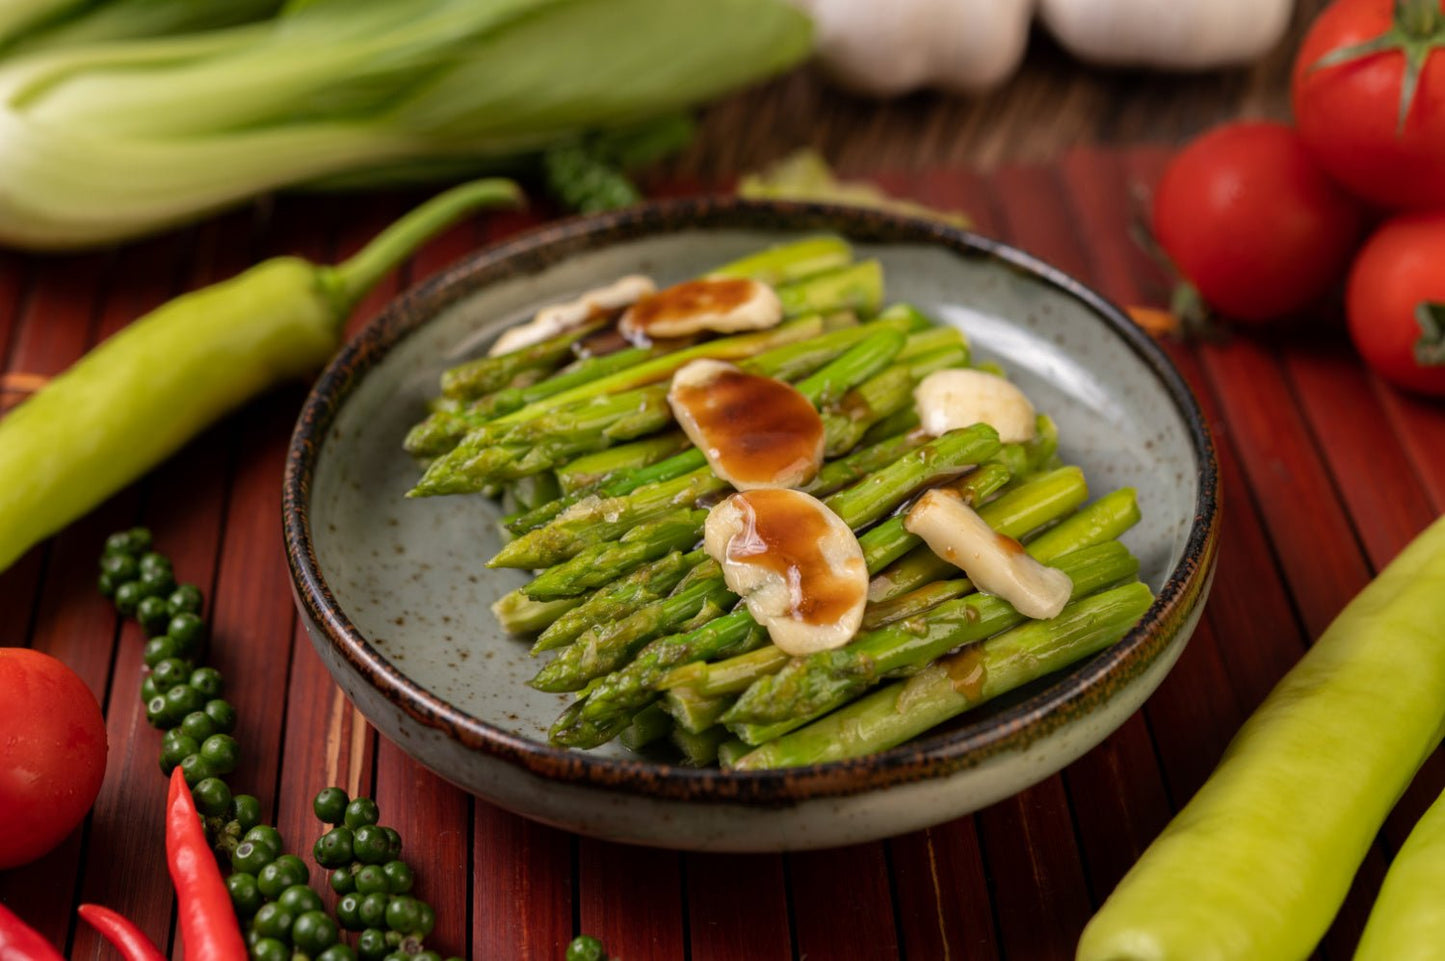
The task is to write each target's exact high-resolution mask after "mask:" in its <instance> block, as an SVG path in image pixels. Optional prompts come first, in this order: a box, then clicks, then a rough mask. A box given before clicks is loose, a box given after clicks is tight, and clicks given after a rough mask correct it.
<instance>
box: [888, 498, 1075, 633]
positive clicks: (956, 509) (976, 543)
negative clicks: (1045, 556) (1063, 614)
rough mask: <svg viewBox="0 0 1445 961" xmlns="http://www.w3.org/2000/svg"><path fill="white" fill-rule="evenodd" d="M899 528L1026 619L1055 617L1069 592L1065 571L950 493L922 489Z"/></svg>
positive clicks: (1071, 589) (1071, 587)
mask: <svg viewBox="0 0 1445 961" xmlns="http://www.w3.org/2000/svg"><path fill="white" fill-rule="evenodd" d="M903 526H904V528H906V529H907V530H908V531H909V532H910V533H913V534H917V535H918V536H919V537H921V538H923V540H924V542H925V543H927V544H928V546H929V548H931V549H932V550H933V553H935V554H937V555H938V556H939V557H941V558H943V559H944V560H946V561H948V562H949V563H950V564H954V565H956V566H958V567H961V568H963V570H964V572H965V573H967V574H968V576H969V579H970V580H972V581H973V583H974V586H975V587H977V588H978V589H979V590H981V591H986V592H988V593H990V594H997V595H998V596H999V597H1001V598H1003V599H1004V600H1006V601H1008V602H1009V603H1010V604H1012V605H1013V606H1014V610H1016V611H1018V612H1019V613H1020V614H1023V615H1024V616H1026V617H1035V618H1049V617H1057V616H1058V614H1059V611H1061V610H1063V609H1064V605H1065V604H1067V603H1068V601H1069V595H1070V594H1071V593H1072V592H1073V589H1074V584H1073V581H1071V580H1069V575H1067V574H1065V573H1064V572H1063V571H1061V570H1058V569H1057V568H1053V567H1046V566H1044V565H1043V564H1040V563H1039V562H1038V561H1036V560H1034V559H1033V558H1032V557H1030V556H1029V555H1028V554H1027V553H1025V551H1024V548H1023V545H1022V544H1020V543H1019V542H1018V541H1016V540H1014V539H1013V538H1012V537H1006V536H1004V535H1003V534H999V533H998V532H996V531H995V530H994V529H993V528H991V527H989V526H988V522H987V521H985V520H984V519H983V518H982V517H979V516H978V514H977V513H976V512H975V511H974V509H973V508H971V507H969V506H968V505H967V504H965V503H964V502H963V498H961V497H959V496H958V494H957V493H955V492H953V491H947V490H937V489H935V490H931V491H928V492H927V493H925V494H924V495H923V496H922V497H920V498H919V499H918V503H916V504H914V505H913V509H912V510H910V511H909V512H908V516H907V517H905V518H904V519H903Z"/></svg>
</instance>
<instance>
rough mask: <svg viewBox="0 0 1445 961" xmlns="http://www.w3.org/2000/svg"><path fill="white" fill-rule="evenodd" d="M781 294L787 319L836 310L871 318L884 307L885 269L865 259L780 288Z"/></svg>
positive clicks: (873, 261) (780, 298)
mask: <svg viewBox="0 0 1445 961" xmlns="http://www.w3.org/2000/svg"><path fill="white" fill-rule="evenodd" d="M777 293H778V300H780V301H782V304H783V316H784V317H799V316H802V315H803V314H812V313H827V312H829V311H834V310H851V311H853V312H854V313H856V314H859V315H860V316H864V317H867V316H871V315H873V314H876V313H878V308H879V307H881V306H882V304H883V266H882V265H881V264H879V263H878V261H876V260H865V261H862V262H860V263H856V264H850V265H848V266H847V267H840V268H838V269H837V270H832V271H829V272H828V273H825V274H814V275H813V276H811V277H808V278H805V279H803V280H799V281H795V282H794V283H791V284H787V285H785V286H782V287H778V288H777Z"/></svg>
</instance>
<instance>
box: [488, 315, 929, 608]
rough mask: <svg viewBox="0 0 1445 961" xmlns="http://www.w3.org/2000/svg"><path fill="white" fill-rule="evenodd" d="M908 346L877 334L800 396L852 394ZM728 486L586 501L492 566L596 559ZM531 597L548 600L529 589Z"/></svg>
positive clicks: (688, 484) (700, 482)
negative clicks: (615, 543)
mask: <svg viewBox="0 0 1445 961" xmlns="http://www.w3.org/2000/svg"><path fill="white" fill-rule="evenodd" d="M904 343H905V338H904V336H903V335H902V334H901V333H898V332H897V331H895V330H891V329H882V330H878V331H876V332H874V333H872V334H871V335H870V336H868V337H867V338H865V339H864V340H863V341H861V342H859V343H857V344H855V345H854V346H853V347H851V348H849V349H848V350H846V351H844V352H843V353H842V355H840V356H839V357H837V358H836V359H835V360H833V361H832V362H831V363H829V364H827V365H826V366H825V367H824V368H823V369H822V370H820V371H818V372H817V373H815V374H813V375H812V376H810V377H808V378H807V379H805V380H804V381H802V382H801V383H800V384H798V392H799V393H800V394H802V395H803V396H804V397H807V398H808V399H809V400H811V401H814V402H815V403H819V402H825V401H826V399H827V398H828V397H830V396H833V395H835V394H838V393H841V392H842V391H845V390H847V388H848V385H850V384H851V383H855V382H857V381H858V380H861V379H863V378H866V377H868V376H869V374H870V373H872V372H873V371H876V370H879V369H880V368H882V367H883V366H885V365H886V364H887V363H888V362H889V361H890V360H891V359H892V358H893V356H894V355H896V354H897V353H898V352H899V351H900V350H901V349H902V348H903V345H904ZM492 449H493V450H495V448H492ZM728 486H729V485H728V484H727V482H726V481H724V480H722V479H721V478H719V477H718V476H717V474H715V473H714V472H713V470H712V468H710V467H706V466H704V467H700V468H698V469H697V470H695V471H692V472H691V473H689V474H684V475H682V476H681V477H678V478H675V479H674V480H671V481H666V482H661V483H655V484H649V485H644V486H641V487H638V488H636V489H634V490H633V491H631V492H630V493H628V494H626V495H623V496H619V497H610V498H604V497H595V498H582V499H581V500H578V501H577V502H576V503H574V504H573V505H572V506H570V507H568V508H567V509H566V510H564V511H563V512H562V513H561V514H559V515H558V516H557V517H556V518H555V519H553V520H552V521H550V522H549V523H547V524H546V525H545V526H543V527H539V528H536V529H534V530H531V531H528V532H527V533H526V534H523V535H522V536H520V537H518V538H517V539H516V540H514V541H512V542H511V543H509V544H507V545H506V546H505V547H503V548H502V550H501V551H499V552H498V553H497V556H496V557H494V558H492V560H491V561H489V562H488V565H489V566H491V567H522V568H527V569H537V568H542V567H550V566H552V565H556V564H561V563H563V562H565V561H568V560H570V559H576V558H579V557H582V556H584V555H585V556H586V557H588V558H591V557H593V556H594V555H598V554H600V553H601V552H603V551H605V550H606V549H607V548H606V544H605V542H607V541H609V540H610V539H612V538H614V537H617V536H618V535H620V534H621V533H622V532H624V531H630V530H632V529H634V528H635V527H636V526H637V525H638V524H640V523H642V522H644V521H647V520H650V519H652V518H654V517H657V516H658V515H660V514H662V513H664V512H668V511H673V510H676V509H677V508H679V507H687V506H690V505H692V504H694V503H696V502H697V500H698V499H699V498H701V497H704V496H706V495H708V494H713V493H716V492H719V491H722V490H726V489H727V488H728ZM700 529H701V528H700V527H699V530H700ZM581 563H584V564H585V563H588V561H587V560H583V561H582V562H581ZM618 573H625V572H618ZM528 595H529V596H531V597H534V598H540V597H545V596H547V595H543V594H538V593H534V592H532V591H531V590H530V589H529V590H528Z"/></svg>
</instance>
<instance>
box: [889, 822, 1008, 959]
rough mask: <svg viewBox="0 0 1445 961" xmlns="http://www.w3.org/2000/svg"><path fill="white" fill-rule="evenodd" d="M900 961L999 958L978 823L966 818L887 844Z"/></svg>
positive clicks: (905, 836) (904, 836)
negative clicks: (895, 897)
mask: <svg viewBox="0 0 1445 961" xmlns="http://www.w3.org/2000/svg"><path fill="white" fill-rule="evenodd" d="M888 847H889V850H890V851H891V852H892V854H893V883H894V886H895V888H896V889H897V893H898V900H897V904H896V910H897V912H898V927H899V929H900V930H901V931H902V934H903V956H904V957H906V958H957V959H959V961H964V959H967V961H989V959H992V958H997V957H999V945H998V935H997V932H996V931H995V930H994V923H993V911H992V905H991V901H990V895H991V892H990V890H989V882H988V878H987V877H985V876H984V873H983V852H982V851H981V850H980V849H979V841H978V823H977V821H976V819H974V818H972V817H966V818H960V819H958V820H957V821H950V822H949V823H947V824H942V825H939V826H938V827H935V828H929V829H928V830H926V831H915V832H913V833H912V834H905V835H903V836H901V837H896V838H893V839H892V840H890V841H889V842H888Z"/></svg>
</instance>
